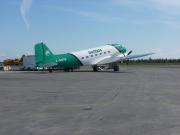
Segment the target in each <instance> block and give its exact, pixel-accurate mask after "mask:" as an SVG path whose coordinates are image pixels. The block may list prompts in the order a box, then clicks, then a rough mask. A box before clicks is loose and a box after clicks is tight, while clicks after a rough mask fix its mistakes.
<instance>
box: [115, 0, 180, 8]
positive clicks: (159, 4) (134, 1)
mask: <svg viewBox="0 0 180 135" xmlns="http://www.w3.org/2000/svg"><path fill="white" fill-rule="evenodd" d="M112 1H113V3H115V4H120V5H126V6H131V7H137V6H138V7H140V6H141V7H150V8H156V9H173V10H179V8H180V1H179V0H143V1H142V0H112Z"/></svg>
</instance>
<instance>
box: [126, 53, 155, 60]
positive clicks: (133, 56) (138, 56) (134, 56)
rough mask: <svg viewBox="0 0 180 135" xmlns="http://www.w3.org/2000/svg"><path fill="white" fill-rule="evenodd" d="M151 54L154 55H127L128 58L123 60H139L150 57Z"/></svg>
mask: <svg viewBox="0 0 180 135" xmlns="http://www.w3.org/2000/svg"><path fill="white" fill-rule="evenodd" d="M153 54H155V53H145V54H138V55H128V56H126V57H125V60H130V59H136V58H141V57H145V56H150V55H153Z"/></svg>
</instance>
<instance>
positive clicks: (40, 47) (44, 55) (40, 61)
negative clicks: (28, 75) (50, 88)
mask: <svg viewBox="0 0 180 135" xmlns="http://www.w3.org/2000/svg"><path fill="white" fill-rule="evenodd" d="M34 50H35V61H36V65H37V66H38V67H52V66H55V65H56V62H55V61H56V60H55V56H54V54H53V53H52V52H51V51H50V49H49V48H48V47H47V46H46V45H45V44H44V43H38V44H36V45H35V46H34Z"/></svg>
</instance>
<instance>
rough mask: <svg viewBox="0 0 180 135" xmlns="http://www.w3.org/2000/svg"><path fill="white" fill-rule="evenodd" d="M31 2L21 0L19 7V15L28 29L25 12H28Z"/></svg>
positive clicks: (30, 0)
mask: <svg viewBox="0 0 180 135" xmlns="http://www.w3.org/2000/svg"><path fill="white" fill-rule="evenodd" d="M31 4H32V0H22V2H21V8H20V11H21V16H22V18H23V20H24V23H25V24H26V27H27V29H29V27H30V24H29V21H28V19H27V14H28V13H29V10H30V8H31Z"/></svg>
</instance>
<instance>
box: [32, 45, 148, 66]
mask: <svg viewBox="0 0 180 135" xmlns="http://www.w3.org/2000/svg"><path fill="white" fill-rule="evenodd" d="M130 53H131V52H130ZM130 53H127V52H126V48H125V47H123V46H122V45H120V44H110V45H105V46H100V47H96V48H91V49H87V50H82V51H75V52H70V53H65V54H59V55H54V54H53V53H52V52H51V51H50V50H49V48H48V47H47V46H46V45H45V44H44V43H39V44H36V45H35V60H36V65H37V66H38V67H47V68H52V67H55V68H59V69H75V68H78V67H80V66H95V67H97V66H98V65H106V64H114V63H119V62H120V61H122V60H125V59H126V58H128V57H129V54H130ZM147 55H150V54H144V55H143V56H147ZM141 56H142V55H141ZM138 57H140V55H138Z"/></svg>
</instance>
